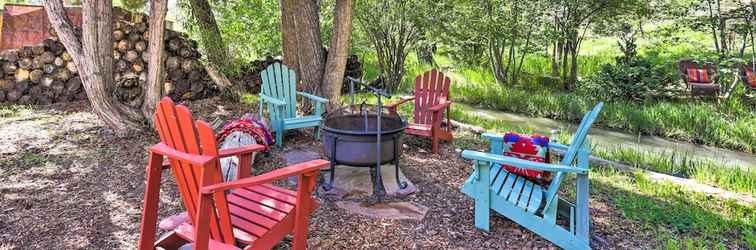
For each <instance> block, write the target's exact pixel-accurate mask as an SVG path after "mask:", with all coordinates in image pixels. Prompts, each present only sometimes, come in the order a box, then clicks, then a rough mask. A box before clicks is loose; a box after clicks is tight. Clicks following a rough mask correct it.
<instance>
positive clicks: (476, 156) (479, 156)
mask: <svg viewBox="0 0 756 250" xmlns="http://www.w3.org/2000/svg"><path fill="white" fill-rule="evenodd" d="M462 157H464V158H466V159H471V160H478V161H487V162H491V163H496V164H503V165H509V166H514V167H518V168H527V169H534V170H541V171H549V172H568V173H576V174H585V173H587V172H588V171H587V170H586V169H582V168H577V167H569V166H563V165H556V164H549V163H541V162H533V161H527V160H522V159H518V158H514V157H509V156H503V155H497V154H491V153H484V152H478V151H472V150H465V151H462Z"/></svg>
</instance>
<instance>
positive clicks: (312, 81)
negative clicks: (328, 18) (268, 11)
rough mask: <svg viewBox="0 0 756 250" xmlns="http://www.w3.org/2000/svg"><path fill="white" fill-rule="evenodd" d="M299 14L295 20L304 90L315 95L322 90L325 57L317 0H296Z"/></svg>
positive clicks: (298, 57) (301, 79)
mask: <svg viewBox="0 0 756 250" xmlns="http://www.w3.org/2000/svg"><path fill="white" fill-rule="evenodd" d="M296 2H297V5H296V10H297V14H296V15H294V20H295V22H296V27H297V32H296V33H297V34H296V35H297V44H298V46H297V59H298V60H299V76H300V81H301V82H302V84H300V86H301V88H302V90H304V91H305V92H308V93H312V94H315V95H320V94H321V93H322V92H321V91H322V89H321V83H322V79H323V69H324V68H325V60H324V59H325V58H324V53H323V43H322V41H321V40H320V13H319V11H318V9H319V7H318V5H317V3H316V2H315V1H311V0H301V1H296Z"/></svg>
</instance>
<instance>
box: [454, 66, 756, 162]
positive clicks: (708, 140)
mask: <svg viewBox="0 0 756 250" xmlns="http://www.w3.org/2000/svg"><path fill="white" fill-rule="evenodd" d="M465 72H466V71H462V74H464V73H465ZM477 78H480V76H479V75H475V74H473V75H472V79H477ZM456 83H457V84H455V85H453V86H452V90H451V92H452V93H453V94H452V98H454V99H455V100H457V101H460V102H464V103H468V104H472V105H478V106H484V107H489V108H493V109H497V110H503V111H508V112H514V113H519V114H526V115H528V116H534V117H547V118H552V119H557V120H563V121H572V122H574V121H579V120H580V119H582V116H583V114H585V113H586V112H587V111H589V110H590V109H591V108H592V107H593V106H594V105H595V102H594V101H592V100H590V99H589V98H586V97H583V96H579V95H576V94H564V93H552V92H550V91H548V90H540V91H539V90H523V89H515V88H505V87H502V86H500V85H498V84H495V83H491V82H476V81H473V80H470V79H468V78H466V77H465V78H463V79H459V78H458V79H457V81H456ZM605 104H606V105H605V106H604V109H603V110H602V112H601V116H600V118H599V121H598V124H597V125H598V126H603V127H609V128H615V129H620V130H624V131H627V132H630V133H634V134H637V133H642V134H651V135H660V136H664V137H669V138H674V139H678V140H682V141H691V142H695V143H699V144H706V145H712V146H718V147H723V148H729V149H734V150H740V151H744V152H756V112H754V111H753V110H754V109H753V107H752V105H753V104H748V103H743V102H741V101H740V100H739V99H731V100H729V101H727V102H725V103H724V104H722V105H719V106H717V105H714V104H711V103H697V102H671V101H661V102H656V103H647V104H635V103H629V102H609V103H605Z"/></svg>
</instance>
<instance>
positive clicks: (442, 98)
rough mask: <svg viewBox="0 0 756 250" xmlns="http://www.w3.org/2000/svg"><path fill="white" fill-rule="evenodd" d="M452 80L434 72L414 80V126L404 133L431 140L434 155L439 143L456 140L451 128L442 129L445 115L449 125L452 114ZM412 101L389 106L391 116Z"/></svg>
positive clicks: (403, 101)
mask: <svg viewBox="0 0 756 250" xmlns="http://www.w3.org/2000/svg"><path fill="white" fill-rule="evenodd" d="M450 86H451V79H449V78H448V77H446V76H445V75H444V74H443V73H442V72H441V71H439V70H437V69H432V70H431V71H428V72H425V73H423V74H421V75H418V76H417V77H416V78H415V97H414V98H412V99H414V100H415V110H414V112H413V115H414V117H415V118H414V123H410V124H409V126H408V128H407V129H406V130H405V133H407V134H413V135H418V136H424V137H430V138H431V140H432V145H433V148H432V151H433V153H438V147H439V146H438V144H439V141H440V140H448V141H451V140H453V135H452V133H451V129H450V125H449V126H446V129H442V127H441V125H442V121H443V117H444V113H446V115H447V118H446V119H447V124H450V122H451V121H450V118H449V112H450V105H451V99H449V87H450ZM408 100H410V99H403V100H401V101H399V102H397V103H393V104H389V105H387V108H388V110H389V111H390V112H396V109H397V107H398V106H399V105H401V104H403V103H405V102H407V101H408Z"/></svg>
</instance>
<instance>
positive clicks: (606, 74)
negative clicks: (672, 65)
mask: <svg viewBox="0 0 756 250" xmlns="http://www.w3.org/2000/svg"><path fill="white" fill-rule="evenodd" d="M672 83H673V81H672V77H671V76H669V75H667V73H666V72H665V71H664V70H658V69H656V67H654V65H652V64H651V63H650V62H649V61H647V60H644V59H642V58H635V59H630V60H628V61H625V62H623V63H616V64H606V65H604V66H602V67H601V70H600V71H599V72H596V74H594V75H591V76H590V77H588V79H587V80H585V81H582V82H580V84H579V85H578V90H579V91H581V92H582V93H583V94H585V95H586V96H590V97H593V98H596V99H600V100H630V101H636V102H640V101H646V100H649V99H656V98H659V97H665V96H668V95H669V91H667V88H668V86H669V85H670V84H672Z"/></svg>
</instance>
